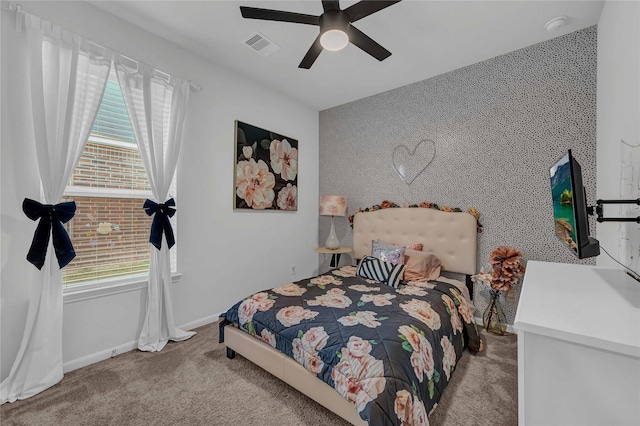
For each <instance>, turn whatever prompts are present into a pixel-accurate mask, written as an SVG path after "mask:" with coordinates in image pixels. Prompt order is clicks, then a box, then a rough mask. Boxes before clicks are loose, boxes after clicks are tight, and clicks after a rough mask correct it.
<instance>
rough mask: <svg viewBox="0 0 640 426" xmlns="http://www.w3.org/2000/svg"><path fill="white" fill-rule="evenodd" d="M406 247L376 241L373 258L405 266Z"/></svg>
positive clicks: (372, 253) (373, 246)
mask: <svg viewBox="0 0 640 426" xmlns="http://www.w3.org/2000/svg"><path fill="white" fill-rule="evenodd" d="M404 251H405V248H404V246H396V245H393V244H388V243H385V242H384V241H380V240H375V241H374V242H373V244H372V248H371V256H373V257H377V258H378V259H380V260H384V261H385V262H391V263H397V264H404Z"/></svg>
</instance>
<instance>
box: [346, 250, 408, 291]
mask: <svg viewBox="0 0 640 426" xmlns="http://www.w3.org/2000/svg"><path fill="white" fill-rule="evenodd" d="M404 268H405V266H404V264H402V263H400V264H395V263H390V262H385V261H383V260H380V259H378V258H375V257H372V256H365V257H364V258H363V259H362V260H361V261H360V265H358V270H357V271H356V275H357V276H359V277H363V278H368V279H370V280H376V281H380V282H381V283H384V284H386V285H390V286H391V287H397V286H398V283H399V282H400V280H401V279H402V274H403V272H404Z"/></svg>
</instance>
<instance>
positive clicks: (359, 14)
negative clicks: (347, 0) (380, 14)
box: [344, 0, 400, 22]
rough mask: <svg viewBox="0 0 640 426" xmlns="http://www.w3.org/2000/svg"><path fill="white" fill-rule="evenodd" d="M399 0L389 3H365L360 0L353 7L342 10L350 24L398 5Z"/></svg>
mask: <svg viewBox="0 0 640 426" xmlns="http://www.w3.org/2000/svg"><path fill="white" fill-rule="evenodd" d="M399 2H400V0H389V1H382V0H380V1H378V0H376V1H367V0H362V1H360V2H358V3H356V4H354V5H351V6H349V7H348V8H346V9H345V10H344V12H345V13H346V14H347V15H349V19H350V20H351V22H356V21H357V20H359V19H362V18H365V17H367V16H369V15H371V14H372V13H376V12H377V11H379V10H382V9H384V8H386V7H389V6H391V5H394V4H396V3H399Z"/></svg>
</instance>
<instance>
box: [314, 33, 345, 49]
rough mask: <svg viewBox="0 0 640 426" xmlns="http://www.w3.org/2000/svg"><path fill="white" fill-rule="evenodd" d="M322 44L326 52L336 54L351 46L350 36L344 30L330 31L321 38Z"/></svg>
mask: <svg viewBox="0 0 640 426" xmlns="http://www.w3.org/2000/svg"><path fill="white" fill-rule="evenodd" d="M320 44H321V45H322V47H323V48H325V49H326V50H330V51H333V52H335V51H336V50H342V49H344V48H345V47H346V46H347V44H349V36H348V35H347V33H345V32H344V31H342V30H336V29H334V30H328V31H325V32H324V33H323V34H322V36H321V37H320Z"/></svg>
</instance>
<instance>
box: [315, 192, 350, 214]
mask: <svg viewBox="0 0 640 426" xmlns="http://www.w3.org/2000/svg"><path fill="white" fill-rule="evenodd" d="M346 215H347V199H346V198H345V197H342V196H340V195H321V196H320V216H346Z"/></svg>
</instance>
